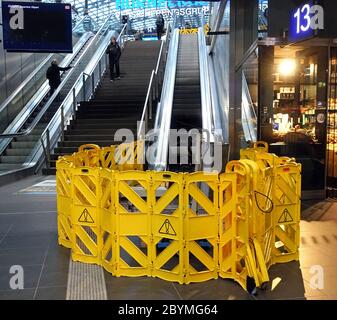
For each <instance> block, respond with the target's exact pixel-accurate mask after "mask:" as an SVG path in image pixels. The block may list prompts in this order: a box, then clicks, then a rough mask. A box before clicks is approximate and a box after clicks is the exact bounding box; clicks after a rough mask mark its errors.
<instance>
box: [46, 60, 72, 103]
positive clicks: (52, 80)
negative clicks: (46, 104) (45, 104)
mask: <svg viewBox="0 0 337 320" xmlns="http://www.w3.org/2000/svg"><path fill="white" fill-rule="evenodd" d="M71 68H72V66H68V67H65V68H62V67H59V66H58V62H57V60H53V61H52V62H51V66H50V67H49V68H48V70H47V74H46V76H47V79H48V80H49V86H50V97H51V96H52V95H53V93H54V92H55V90H56V89H57V87H58V86H59V85H60V83H61V73H60V72H61V71H67V70H69V69H71Z"/></svg>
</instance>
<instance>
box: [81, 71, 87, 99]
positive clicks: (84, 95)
mask: <svg viewBox="0 0 337 320" xmlns="http://www.w3.org/2000/svg"><path fill="white" fill-rule="evenodd" d="M82 79H83V101H85V100H86V92H85V91H86V90H85V74H84V73H83V78H82Z"/></svg>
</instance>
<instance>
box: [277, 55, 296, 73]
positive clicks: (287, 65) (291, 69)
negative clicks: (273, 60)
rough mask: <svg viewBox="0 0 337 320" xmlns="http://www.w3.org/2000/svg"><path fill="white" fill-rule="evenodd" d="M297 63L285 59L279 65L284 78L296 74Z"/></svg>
mask: <svg viewBox="0 0 337 320" xmlns="http://www.w3.org/2000/svg"><path fill="white" fill-rule="evenodd" d="M295 69H296V62H295V60H292V59H284V60H282V61H281V63H280V65H279V73H280V74H281V75H283V76H290V75H293V74H294V73H295Z"/></svg>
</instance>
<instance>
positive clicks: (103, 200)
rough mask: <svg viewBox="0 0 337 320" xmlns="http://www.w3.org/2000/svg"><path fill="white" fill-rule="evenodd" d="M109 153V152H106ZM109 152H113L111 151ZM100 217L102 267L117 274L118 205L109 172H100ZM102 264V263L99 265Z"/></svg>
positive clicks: (111, 173) (112, 179)
mask: <svg viewBox="0 0 337 320" xmlns="http://www.w3.org/2000/svg"><path fill="white" fill-rule="evenodd" d="M106 151H107V150H106ZM108 152H112V150H109V151H108ZM99 182H100V188H101V194H100V196H101V197H100V216H101V231H100V236H101V239H102V248H101V265H102V266H103V267H104V268H105V269H106V270H107V271H109V272H110V273H112V274H115V272H116V270H115V268H116V262H115V257H116V250H115V238H116V227H115V226H116V205H115V197H114V194H115V180H114V174H113V172H111V171H109V170H101V171H100V177H99ZM98 264H100V263H98Z"/></svg>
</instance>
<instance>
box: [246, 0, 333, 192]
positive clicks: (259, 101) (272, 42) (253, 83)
mask: <svg viewBox="0 0 337 320" xmlns="http://www.w3.org/2000/svg"><path fill="white" fill-rule="evenodd" d="M314 2H315V3H314ZM314 2H310V4H307V3H306V2H303V1H293V0H287V1H285V2H284V3H283V2H282V4H281V2H280V1H269V16H268V35H267V36H266V37H264V38H263V39H259V41H257V42H256V44H255V47H253V48H252V50H250V52H251V54H250V56H249V58H247V59H246V62H245V63H244V65H243V67H242V72H243V75H244V77H243V78H244V80H245V81H246V82H247V84H246V87H248V88H249V99H250V100H251V103H250V104H251V105H252V106H253V108H254V109H255V110H254V111H255V113H256V115H257V139H258V140H263V141H267V142H268V143H269V144H270V151H271V152H273V153H275V154H277V155H279V156H290V157H293V158H296V160H297V162H299V163H301V164H302V170H303V172H302V190H303V198H304V199H305V198H306V199H322V198H325V197H326V196H336V193H335V192H336V190H337V41H336V38H337V26H335V24H334V23H331V21H332V20H331V12H332V9H333V8H335V7H336V8H337V3H336V2H335V1H320V2H319V1H314ZM286 3H287V4H288V7H287V5H286ZM306 12H308V13H306ZM301 15H303V17H302V16H301ZM310 19H311V23H310V24H309V23H307V22H306V20H310ZM306 28H307V29H308V31H307V29H306ZM304 30H305V32H304ZM243 92H244V90H243ZM243 109H244V106H243Z"/></svg>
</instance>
